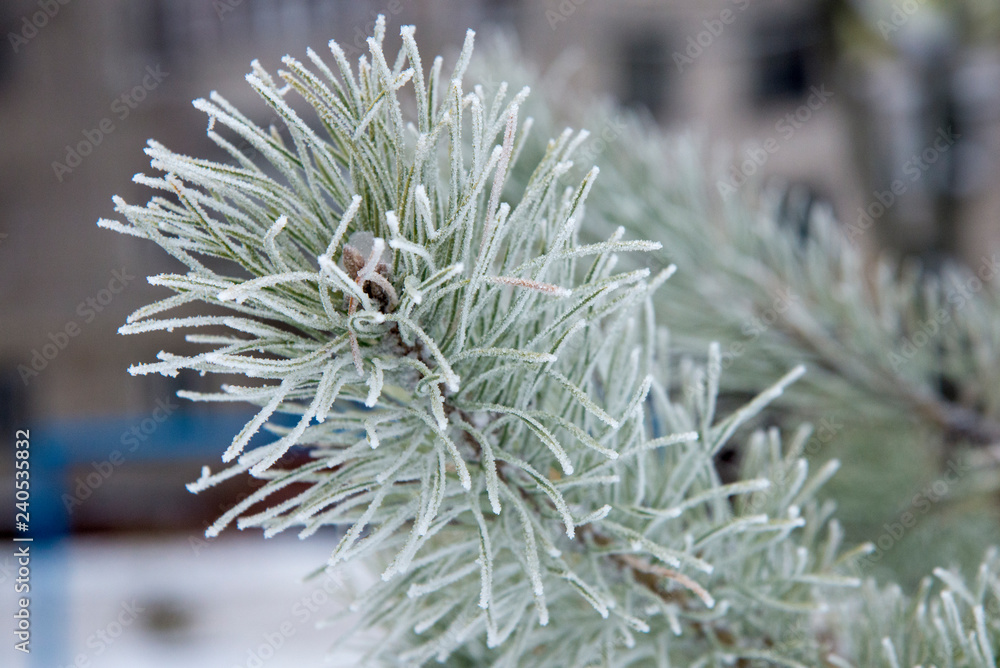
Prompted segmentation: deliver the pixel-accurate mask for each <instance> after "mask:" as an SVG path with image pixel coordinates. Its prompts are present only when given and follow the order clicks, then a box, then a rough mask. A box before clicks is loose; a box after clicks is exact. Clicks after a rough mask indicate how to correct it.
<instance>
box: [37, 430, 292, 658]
mask: <svg viewBox="0 0 1000 668" xmlns="http://www.w3.org/2000/svg"><path fill="white" fill-rule="evenodd" d="M153 415H154V416H155V415H157V414H156V413H155V412H154V413H153ZM159 415H160V419H158V420H157V419H154V418H153V417H150V416H149V415H147V416H136V417H121V418H110V419H109V418H105V419H85V420H61V421H52V422H47V423H41V424H35V425H33V426H32V427H31V428H30V432H31V439H30V440H31V473H32V476H31V508H30V511H31V528H30V532H29V534H30V536H31V537H32V538H33V539H34V540H33V542H32V543H31V545H32V548H31V550H32V564H31V565H32V592H31V596H32V604H31V605H32V618H33V633H32V652H31V654H30V655H29V663H30V665H31V666H33V667H34V666H38V667H39V668H53V667H54V666H58V667H62V666H65V665H71V664H70V662H71V661H72V657H70V656H68V652H69V648H68V647H67V645H66V640H67V639H68V638H69V628H68V620H67V601H66V599H65V596H66V589H67V587H66V584H67V581H68V569H69V568H70V567H71V564H70V561H69V558H68V546H67V542H66V540H65V537H66V535H67V534H68V532H69V528H70V522H69V512H68V511H67V508H66V505H65V504H64V503H63V499H62V497H63V494H70V495H72V494H73V490H72V489H70V486H71V484H72V482H71V478H70V475H69V474H70V471H71V469H72V468H73V467H77V466H81V465H83V466H87V465H91V464H92V463H94V462H97V463H101V462H108V461H109V458H110V457H112V455H113V453H115V452H116V451H117V452H118V453H119V454H120V456H121V457H122V459H123V460H124V463H126V464H127V463H129V462H135V461H146V462H148V461H166V460H175V459H198V460H202V461H204V462H206V463H208V462H217V461H219V457H220V455H221V453H222V451H223V450H224V449H225V448H226V447H227V446H228V445H229V444H230V442H232V439H233V436H235V435H236V434H237V433H238V432H239V431H240V429H242V428H243V426H244V425H245V424H246V423H247V421H248V420H250V419H251V418H252V417H253V415H254V413H253V412H244V411H239V412H236V411H228V412H222V411H219V412H187V411H183V410H177V411H176V412H175V413H173V412H172V413H168V414H164V413H163V412H161V413H160V414H159ZM277 422H287V420H281V419H280V418H279V420H277ZM273 439H274V436H273V435H272V434H270V433H267V432H264V433H259V434H257V435H256V436H255V437H254V439H253V440H252V441H251V445H253V446H259V445H262V444H265V443H267V442H269V441H271V440H273Z"/></svg>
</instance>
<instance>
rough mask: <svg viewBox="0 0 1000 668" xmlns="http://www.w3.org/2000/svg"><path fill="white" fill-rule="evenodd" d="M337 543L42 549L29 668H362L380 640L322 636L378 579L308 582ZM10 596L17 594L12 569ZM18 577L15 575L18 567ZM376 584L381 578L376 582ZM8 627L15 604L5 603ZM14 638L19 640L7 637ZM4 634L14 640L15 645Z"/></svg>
mask: <svg viewBox="0 0 1000 668" xmlns="http://www.w3.org/2000/svg"><path fill="white" fill-rule="evenodd" d="M334 544H335V540H334V539H333V538H332V537H331V538H323V537H318V536H317V537H313V538H310V539H309V540H304V541H299V540H298V539H297V538H295V537H294V536H287V537H278V538H273V539H270V540H265V539H264V538H263V537H262V536H261V534H260V533H259V532H254V533H248V534H239V533H237V532H232V533H230V534H229V535H227V534H223V536H222V537H220V538H218V539H214V540H212V541H207V540H205V539H204V538H203V537H202V536H201V535H200V534H192V535H191V536H177V537H170V538H156V539H140V538H127V539H123V538H121V537H114V538H82V539H72V540H68V541H65V542H63V543H61V544H60V545H59V546H57V547H55V548H49V549H43V547H42V546H38V549H37V550H36V552H35V555H34V557H33V561H32V575H31V577H32V592H31V594H32V597H33V598H32V605H31V610H32V616H33V620H32V643H31V648H32V651H31V654H30V655H28V656H25V655H24V654H22V653H21V652H16V651H13V649H12V647H11V646H10V645H8V647H5V648H3V652H0V656H2V657H7V656H12V657H13V659H12V660H11V662H8V661H7V660H6V659H4V660H2V661H0V664H3V665H4V666H12V667H17V668H20V667H21V666H24V667H25V668H35V667H36V666H37V667H39V668H41V667H44V668H56V667H58V668H69V667H71V666H72V667H74V668H119V667H120V668H174V667H183V668H203V667H204V668H263V667H265V666H267V667H268V668H282V667H285V666H288V667H295V668H306V667H311V666H335V667H340V666H358V665H360V662H359V657H360V651H359V650H358V648H359V647H363V646H365V645H366V644H369V643H371V642H377V638H373V637H372V636H368V637H365V636H364V635H363V634H351V635H350V636H348V637H347V638H344V639H339V636H340V634H341V633H343V632H344V631H346V630H348V628H349V624H348V623H347V622H344V621H340V622H339V623H334V624H333V625H332V627H326V628H319V627H320V625H321V624H322V623H323V622H324V621H325V620H327V619H328V618H329V617H330V616H331V615H334V614H335V613H338V612H340V611H342V610H344V609H345V607H346V605H347V603H349V601H350V592H351V591H352V590H358V589H361V588H363V587H366V586H367V585H368V584H369V583H371V582H372V581H373V578H372V576H371V575H369V574H367V573H364V572H363V571H360V570H357V569H354V570H347V571H345V572H344V573H343V574H342V575H341V576H339V577H336V578H331V577H330V576H327V575H325V574H324V575H321V576H320V577H319V578H317V579H316V580H311V581H308V582H304V581H303V578H304V576H306V575H307V574H309V573H310V572H312V571H313V570H315V569H316V568H318V567H320V566H322V565H323V564H324V563H325V562H326V559H327V557H328V556H329V555H330V552H331V551H332V550H333V547H334ZM3 556H6V555H2V556H0V566H5V567H7V569H6V571H5V572H4V573H3V574H2V575H3V579H4V580H6V582H5V583H4V584H3V587H4V589H8V588H9V589H8V591H10V590H11V589H13V587H12V586H11V585H12V580H13V577H12V573H11V572H10V569H9V564H7V563H6V562H3ZM15 570H16V568H15ZM376 577H377V576H376ZM3 598H4V604H3V605H4V610H3V613H4V617H5V618H6V619H10V617H9V616H8V614H9V613H8V610H7V608H8V606H10V605H12V604H11V603H8V601H9V597H8V596H6V595H5V596H4V597H3ZM7 634H9V631H8V632H7ZM7 634H5V635H7Z"/></svg>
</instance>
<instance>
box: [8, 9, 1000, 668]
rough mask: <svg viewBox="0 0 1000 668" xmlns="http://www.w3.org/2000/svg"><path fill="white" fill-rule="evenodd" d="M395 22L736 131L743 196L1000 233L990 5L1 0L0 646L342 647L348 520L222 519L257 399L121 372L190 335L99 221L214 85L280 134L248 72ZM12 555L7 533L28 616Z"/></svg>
mask: <svg viewBox="0 0 1000 668" xmlns="http://www.w3.org/2000/svg"><path fill="white" fill-rule="evenodd" d="M378 13H384V14H385V15H386V18H387V22H388V25H389V29H388V34H389V35H390V37H393V38H395V37H396V36H397V35H398V28H399V26H400V25H403V24H408V23H413V24H416V26H417V34H418V41H419V43H420V45H421V50H422V52H423V53H424V54H425V55H428V56H429V55H431V54H434V53H442V54H445V55H448V54H452V55H453V54H454V53H455V51H456V50H457V47H459V46H460V45H461V42H462V39H463V36H464V33H465V30H466V29H467V28H470V27H471V28H474V29H476V30H477V31H478V32H479V33H480V35H488V34H489V33H491V32H493V31H495V30H503V31H506V32H507V33H508V34H510V35H512V36H513V37H514V38H515V39H516V40H517V42H518V44H519V47H520V49H521V50H522V52H523V54H524V55H525V57H526V58H527V59H528V60H530V61H533V62H535V63H536V64H537V65H538V67H539V68H540V69H542V70H544V69H546V68H548V67H552V66H554V64H555V63H559V64H560V65H559V66H560V67H563V66H566V65H567V63H569V65H570V67H568V69H567V70H566V71H567V72H568V73H569V76H571V77H572V80H571V83H572V87H573V88H575V89H577V90H579V92H580V94H581V96H582V98H583V99H587V98H588V97H594V98H601V97H611V98H613V99H615V100H617V102H618V103H620V104H621V105H623V106H627V107H632V108H638V109H640V110H642V113H648V114H649V115H650V116H652V117H653V118H655V119H656V121H657V122H659V123H661V124H662V125H663V126H664V127H666V128H667V129H670V130H673V129H676V130H678V131H687V130H691V129H694V130H695V131H696V132H699V133H701V134H703V135H704V136H705V137H706V138H708V140H709V144H710V145H711V146H717V147H728V150H729V153H725V154H723V155H726V156H727V157H726V158H724V161H725V164H726V165H727V166H728V170H727V171H726V174H727V175H728V180H723V181H720V182H719V184H718V185H719V188H720V190H725V189H726V188H728V187H732V188H739V186H740V185H742V184H743V183H744V182H745V181H746V180H747V179H748V178H753V179H761V178H763V179H764V180H765V181H768V182H773V183H780V184H783V187H784V188H786V192H787V194H788V195H787V197H788V206H789V207H792V208H794V209H795V210H796V211H799V212H800V214H801V215H803V216H804V215H806V214H807V212H808V211H809V209H810V208H811V207H813V206H816V205H817V204H818V203H821V202H822V203H829V204H830V205H831V206H832V207H833V209H834V211H835V212H836V214H837V216H838V217H839V219H840V220H841V221H842V223H843V224H844V225H845V226H846V227H847V229H848V233H850V230H851V229H855V230H861V233H860V234H857V237H858V241H859V243H862V244H864V245H866V246H868V247H869V248H870V250H871V251H872V252H875V251H879V250H887V251H890V252H893V253H896V254H899V255H906V256H914V257H919V258H921V259H922V260H923V261H924V262H925V263H926V264H927V265H928V266H931V267H933V266H935V265H936V264H937V263H939V262H941V261H943V260H957V261H963V260H972V259H973V258H979V257H982V256H983V255H984V254H989V253H990V252H995V251H997V250H1000V223H998V220H1000V188H997V187H996V184H997V183H998V179H997V177H998V161H1000V99H998V98H1000V48H998V47H1000V3H997V2H996V1H995V0H964V1H963V0H952V1H950V2H943V1H942V2H934V1H933V0H895V2H888V1H880V0H853V1H848V0H843V1H841V2H834V1H827V0H796V1H794V2H792V1H787V2H785V1H779V0H684V1H682V0H633V1H629V0H617V1H614V2H612V1H611V0H607V1H602V0H533V1H528V0H466V1H458V0H455V1H448V0H378V1H376V2H370V1H367V0H351V1H348V0H288V1H284V2H279V1H278V0H131V1H126V0H87V1H86V2H84V1H83V0H7V1H6V2H4V3H2V5H0V28H2V33H3V35H4V41H5V42H6V43H5V44H3V45H0V434H2V435H3V436H2V439H0V442H2V444H3V445H2V446H0V447H2V448H3V450H4V452H5V455H4V456H3V457H2V461H0V472H2V476H3V480H4V481H5V482H4V485H3V486H2V488H0V489H2V494H0V500H2V502H3V507H4V508H13V505H14V502H15V498H14V489H13V485H8V484H7V483H6V481H8V480H14V475H13V462H14V455H13V451H14V445H13V443H14V434H15V431H16V430H20V429H27V430H30V441H31V451H32V459H31V466H32V469H31V470H32V478H31V481H32V483H31V484H32V486H31V492H32V498H31V521H30V529H29V530H28V532H27V534H22V533H19V532H17V528H16V527H15V524H14V518H13V513H12V512H7V511H5V512H4V513H3V514H2V515H0V530H2V531H3V532H4V534H5V536H8V537H9V536H13V535H31V536H32V537H33V538H34V539H35V542H34V543H33V546H32V550H33V561H32V569H33V570H32V596H33V598H32V611H33V615H34V617H33V620H34V621H33V631H34V635H33V637H32V653H31V655H30V656H25V655H22V654H21V653H19V652H14V651H12V650H11V648H10V645H9V643H8V644H7V645H6V646H5V647H4V648H3V649H2V650H0V652H2V655H3V656H4V657H5V658H4V659H2V660H0V663H2V664H3V665H5V666H6V665H17V666H20V665H30V666H45V668H51V667H52V666H80V667H81V668H85V667H86V666H140V665H141V666H178V665H185V666H189V667H192V668H194V667H197V666H260V665H265V664H266V665H273V666H298V665H312V664H313V663H314V662H315V658H316V657H317V656H319V655H321V654H322V653H323V652H324V651H326V650H327V649H330V645H331V643H332V641H331V638H332V636H331V635H330V634H329V633H328V632H324V631H317V630H316V629H315V628H314V627H315V622H316V621H318V620H319V619H321V618H322V617H323V616H324V615H326V614H327V613H330V612H334V611H335V610H336V607H337V604H336V599H337V596H336V592H340V591H341V590H342V589H343V588H344V587H351V586H354V585H356V584H359V583H356V582H353V581H352V582H336V583H330V582H319V583H313V584H311V585H308V586H306V587H303V586H301V585H300V584H299V580H300V579H301V578H302V577H303V576H304V575H306V574H307V573H309V572H310V571H311V570H313V569H314V568H315V567H316V566H318V565H320V564H322V563H323V561H324V560H325V558H326V556H327V554H328V553H329V550H330V549H332V547H333V544H334V540H335V537H333V536H330V535H326V536H322V535H320V536H319V537H317V538H314V539H313V540H310V541H307V542H306V543H305V544H303V545H299V544H298V542H297V541H296V540H295V539H294V538H292V540H291V541H284V540H272V541H269V542H266V543H265V542H264V541H263V540H261V539H260V537H259V535H250V536H240V535H238V533H237V532H234V533H237V535H235V536H226V535H224V537H223V538H220V539H218V540H216V541H212V542H208V541H205V540H204V539H203V538H202V532H203V530H204V528H205V526H207V524H208V523H209V522H211V521H212V520H214V519H215V518H216V517H217V516H218V515H219V514H220V513H221V512H222V511H223V510H225V509H227V508H228V507H229V506H230V505H232V504H233V503H234V502H235V501H236V500H238V499H239V498H242V496H245V495H246V494H249V493H251V492H252V488H251V487H249V486H248V483H247V482H245V481H239V480H234V481H231V482H230V483H228V484H227V485H223V486H221V487H218V488H215V489H213V490H211V491H210V492H206V493H203V494H200V495H198V496H194V495H191V494H189V493H188V492H187V491H186V490H185V488H184V483H186V482H189V481H191V480H193V479H195V478H196V477H197V476H198V471H199V468H200V466H201V464H203V463H214V462H217V461H218V456H219V453H220V447H221V446H222V444H224V443H228V441H229V440H230V439H231V436H232V434H233V433H235V432H236V431H237V430H238V429H239V427H240V426H242V424H243V422H244V421H245V420H246V419H247V415H248V414H247V413H246V412H245V411H240V410H239V409H233V410H232V411H231V412H229V413H226V412H225V410H221V411H220V410H219V407H218V406H212V407H211V411H210V412H206V411H205V409H204V408H202V407H200V406H192V405H188V404H185V403H183V402H181V401H180V400H179V399H177V398H176V397H175V396H174V394H175V392H176V391H177V390H178V389H182V388H186V389H207V388H210V387H214V386H215V383H217V380H215V379H211V378H209V379H201V378H198V377H196V376H195V377H183V376H182V377H180V378H178V379H168V378H161V377H152V376H147V377H138V378H133V377H131V376H129V375H128V374H127V372H126V369H127V368H128V366H129V365H130V364H132V363H136V362H141V361H150V360H152V359H153V358H154V357H155V355H156V353H157V352H158V351H160V350H161V349H172V350H176V349H177V345H178V344H177V337H175V336H173V335H169V334H164V335H156V334H147V335H143V336H140V337H128V338H125V337H120V336H118V335H117V333H116V330H117V328H118V327H119V326H120V325H121V324H122V323H123V322H124V320H125V318H126V316H127V315H128V314H129V313H130V312H132V311H133V310H134V309H136V308H138V307H139V306H141V305H144V304H147V303H149V302H151V301H153V300H154V299H156V298H158V297H160V296H161V295H160V294H159V293H158V292H157V291H155V290H154V289H153V288H151V287H150V286H148V285H147V284H146V283H145V280H144V278H145V276H146V275H149V274H156V273H160V272H163V271H171V270H173V269H174V268H175V267H174V264H173V262H172V261H171V260H170V259H169V258H168V257H167V256H166V254H165V253H163V252H161V251H160V250H159V249H158V248H156V247H154V246H153V244H149V243H143V242H140V241H137V240H134V239H131V238H129V237H124V236H122V235H117V234H113V233H110V232H107V231H104V230H100V229H98V227H97V226H96V224H95V222H96V221H97V220H98V219H99V218H101V217H114V212H113V208H112V202H111V196H112V195H114V194H118V195H121V196H123V197H124V198H125V199H126V200H128V201H130V202H133V203H142V202H145V201H146V199H147V198H148V196H149V193H148V191H145V192H144V191H143V189H141V188H139V187H138V186H136V185H134V184H132V182H131V177H132V175H133V174H134V173H136V172H139V171H143V170H144V169H147V168H148V161H147V160H146V158H145V156H144V154H143V153H142V148H143V146H144V145H145V142H146V140H147V139H148V138H150V137H155V138H156V139H157V140H158V141H160V142H162V143H164V144H166V145H167V146H169V147H170V148H172V149H174V150H177V151H180V152H183V153H188V154H193V155H199V156H205V157H215V158H220V157H222V156H220V155H219V154H218V153H217V149H216V147H215V146H214V144H211V143H210V142H209V141H208V140H207V139H206V138H205V137H204V131H205V120H204V117H203V116H202V114H201V113H200V112H197V111H196V110H195V109H194V108H193V107H192V106H191V104H190V101H191V100H192V99H194V98H197V97H202V96H207V94H208V93H209V92H210V91H212V90H218V91H219V92H220V93H221V94H222V95H223V96H225V97H226V98H227V99H229V100H230V101H231V102H233V103H234V104H235V105H236V106H238V107H240V108H241V109H242V110H243V111H244V112H246V113H247V114H248V115H249V116H250V117H251V118H252V119H253V120H255V121H256V122H258V123H261V124H264V125H266V124H268V123H270V122H271V121H272V120H273V119H272V118H270V117H269V115H268V112H267V110H266V108H265V107H264V105H263V104H261V103H259V101H258V100H256V99H255V96H254V94H253V92H252V90H251V89H250V87H249V86H247V85H246V83H245V82H244V80H243V76H244V74H245V73H246V72H247V71H248V70H249V65H250V61H251V60H252V59H253V58H257V59H259V60H260V61H261V63H262V64H263V65H264V66H265V68H267V69H270V70H274V69H277V67H278V66H279V64H280V58H281V56H282V55H284V54H286V53H291V54H292V55H294V56H296V57H299V58H302V57H303V56H304V54H305V48H306V46H310V45H311V46H313V47H314V48H316V50H317V51H322V50H323V49H322V48H321V47H323V46H324V45H325V44H326V42H327V41H328V40H329V39H331V38H333V39H336V40H337V41H338V42H340V43H341V44H342V45H343V46H344V48H345V50H346V51H347V53H348V56H353V58H352V59H356V57H357V56H358V55H360V54H361V53H364V52H365V51H366V46H365V43H364V38H365V37H366V36H367V35H368V34H369V33H370V31H371V30H372V27H373V25H374V20H375V16H376V15H377V14H378ZM389 41H390V47H389V48H390V49H393V48H395V43H396V42H397V41H398V39H391V40H389ZM868 232H871V233H868ZM220 415H221V418H220ZM10 544H11V545H13V543H10ZM15 562H16V560H15V559H14V557H13V548H11V549H7V548H4V550H3V551H2V552H0V586H2V587H3V590H4V597H3V601H4V606H7V605H13V603H12V602H11V603H8V598H9V597H8V593H9V592H10V591H11V588H12V587H13V581H14V579H15V578H16V577H17V564H16V563H15ZM358 577H359V578H361V577H362V576H361V575H360V574H359V575H358ZM248 582H249V583H253V584H254V586H253V588H252V589H251V588H250V587H247V586H246V583H248ZM258 585H259V586H258ZM320 599H322V601H320ZM320 608H322V610H320ZM4 614H5V615H6V614H7V608H6V607H5V609H4ZM7 619H10V618H9V617H8V618H7ZM286 625H287V626H286ZM7 637H8V638H9V636H7ZM289 638H294V642H292V641H288V642H286V640H288V639H289ZM334 651H335V653H336V652H339V654H335V658H334V659H332V665H345V666H346V665H353V663H352V661H351V659H350V657H351V656H352V655H351V653H350V647H347V646H344V645H338V646H337V647H335V648H334ZM8 656H9V657H11V658H10V662H8V659H7V658H6V657H8Z"/></svg>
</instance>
